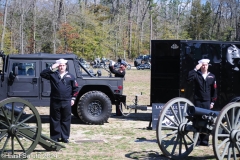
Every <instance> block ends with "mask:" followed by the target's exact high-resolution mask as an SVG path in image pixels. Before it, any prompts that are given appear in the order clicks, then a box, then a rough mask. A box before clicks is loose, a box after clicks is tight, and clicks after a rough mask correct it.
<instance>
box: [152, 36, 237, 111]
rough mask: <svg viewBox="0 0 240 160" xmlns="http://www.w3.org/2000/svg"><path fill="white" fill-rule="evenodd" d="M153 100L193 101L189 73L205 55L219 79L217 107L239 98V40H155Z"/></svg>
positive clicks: (153, 101)
mask: <svg viewBox="0 0 240 160" xmlns="http://www.w3.org/2000/svg"><path fill="white" fill-rule="evenodd" d="M151 56H152V66H151V99H150V103H151V104H153V103H166V102H167V101H168V100H170V99H172V98H174V97H184V98H187V99H189V100H193V93H194V91H193V89H194V87H193V84H191V83H190V84H189V83H187V81H186V77H187V74H188V72H189V71H190V70H192V69H194V67H195V66H196V65H197V64H198V61H199V60H200V59H203V58H207V59H210V66H209V71H210V72H212V73H213V74H215V76H216V79H217V86H218V87H217V91H218V98H217V102H216V104H215V105H214V107H215V109H216V110H221V109H222V107H223V106H225V105H226V104H227V103H229V102H231V101H239V100H240V61H239V60H240V42H222V41H193V40H152V49H151Z"/></svg>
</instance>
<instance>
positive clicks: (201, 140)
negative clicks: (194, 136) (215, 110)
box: [194, 100, 211, 146]
mask: <svg viewBox="0 0 240 160" xmlns="http://www.w3.org/2000/svg"><path fill="white" fill-rule="evenodd" d="M210 103H211V101H210V100H207V101H206V100H205V101H204V100H194V105H195V106H196V107H200V108H204V109H210ZM208 142H209V135H207V134H201V133H200V134H199V137H198V142H197V144H196V145H203V146H208V145H209V144H208Z"/></svg>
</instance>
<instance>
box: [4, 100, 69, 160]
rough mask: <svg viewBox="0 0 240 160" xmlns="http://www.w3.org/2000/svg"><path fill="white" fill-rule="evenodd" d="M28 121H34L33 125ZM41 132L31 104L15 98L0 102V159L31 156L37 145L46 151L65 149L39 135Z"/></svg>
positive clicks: (39, 122) (39, 120)
mask: <svg viewBox="0 0 240 160" xmlns="http://www.w3.org/2000/svg"><path fill="white" fill-rule="evenodd" d="M29 120H34V123H28V121H29ZM41 131H42V124H41V118H40V115H39V113H38V111H37V109H36V108H35V107H34V106H33V105H32V104H31V103H29V102H28V101H26V100H24V99H21V98H17V97H12V98H7V99H4V100H2V101H0V142H1V143H0V155H1V158H3V159H4V158H5V159H7V158H9V157H18V159H21V158H24V157H26V155H29V154H31V152H32V151H33V150H34V149H35V148H36V146H37V145H40V146H42V147H43V148H44V149H46V150H47V151H59V150H60V149H61V148H65V146H64V145H62V144H60V143H58V142H55V141H54V140H52V139H50V138H48V137H47V136H45V135H43V134H41ZM1 158H0V159H1Z"/></svg>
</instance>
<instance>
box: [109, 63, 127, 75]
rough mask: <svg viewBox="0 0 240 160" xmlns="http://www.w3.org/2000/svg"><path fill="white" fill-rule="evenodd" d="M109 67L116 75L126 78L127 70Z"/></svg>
mask: <svg viewBox="0 0 240 160" xmlns="http://www.w3.org/2000/svg"><path fill="white" fill-rule="evenodd" d="M109 69H110V71H111V72H112V73H114V74H115V77H121V78H124V76H125V74H126V72H125V71H119V70H115V69H114V68H113V67H112V66H109Z"/></svg>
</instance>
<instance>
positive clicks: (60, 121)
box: [40, 59, 78, 143]
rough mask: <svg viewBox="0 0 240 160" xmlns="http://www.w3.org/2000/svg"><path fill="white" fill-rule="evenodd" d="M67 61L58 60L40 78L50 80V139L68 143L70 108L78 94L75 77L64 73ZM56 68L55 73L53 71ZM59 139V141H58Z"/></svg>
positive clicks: (66, 72)
mask: <svg viewBox="0 0 240 160" xmlns="http://www.w3.org/2000/svg"><path fill="white" fill-rule="evenodd" d="M66 63H67V60H64V59H59V60H57V61H56V63H55V64H53V65H52V67H50V68H47V69H44V70H43V71H42V72H41V73H40V76H41V77H42V78H45V79H47V80H50V84H51V94H50V137H51V139H53V140H55V141H57V142H60V141H62V142H64V143H68V142H69V140H68V139H69V135H70V125H71V106H72V105H73V104H74V102H75V99H76V96H77V94H78V83H77V81H76V79H75V77H74V76H73V75H72V74H71V73H69V72H68V71H66V68H67V65H66ZM55 68H58V70H57V71H54V69H55ZM60 139H61V140H60Z"/></svg>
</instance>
